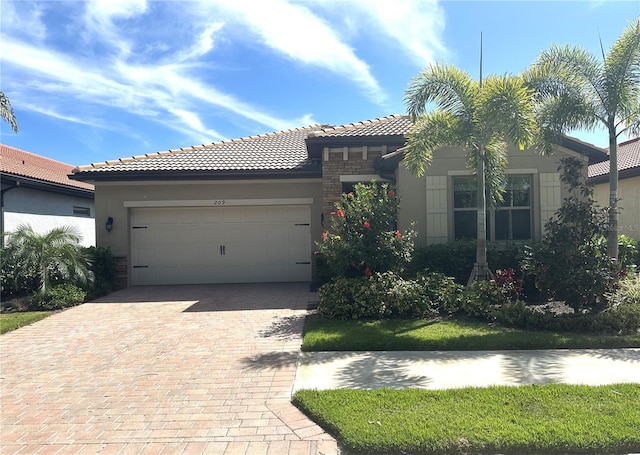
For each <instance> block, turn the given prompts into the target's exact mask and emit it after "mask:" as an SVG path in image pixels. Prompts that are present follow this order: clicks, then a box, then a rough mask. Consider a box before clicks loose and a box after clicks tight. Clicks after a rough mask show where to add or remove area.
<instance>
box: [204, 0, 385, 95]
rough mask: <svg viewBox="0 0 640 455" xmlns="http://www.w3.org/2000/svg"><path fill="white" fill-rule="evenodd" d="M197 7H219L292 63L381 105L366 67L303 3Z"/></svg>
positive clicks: (266, 0) (233, 0)
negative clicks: (351, 85) (325, 73)
mask: <svg viewBox="0 0 640 455" xmlns="http://www.w3.org/2000/svg"><path fill="white" fill-rule="evenodd" d="M201 5H203V7H204V8H205V9H206V8H207V7H209V6H210V5H215V6H217V7H218V8H222V9H223V10H224V11H225V12H226V13H227V14H231V16H230V17H232V18H234V19H236V20H237V21H240V22H242V23H243V24H245V25H247V26H249V30H250V32H251V33H252V34H253V35H255V36H257V37H258V38H259V39H260V40H262V42H263V43H264V44H265V45H267V46H268V47H270V48H271V49H273V50H275V51H277V52H279V53H281V54H283V55H285V56H287V57H288V58H290V59H292V60H294V61H297V62H301V63H304V64H306V65H313V66H318V67H321V68H325V69H327V70H329V71H331V72H333V73H335V74H338V75H340V76H342V77H344V78H346V79H350V80H352V81H354V82H355V83H356V84H358V85H359V86H360V89H361V90H362V91H363V92H365V93H366V94H367V96H368V97H369V98H370V99H371V100H372V101H373V102H375V103H378V104H384V102H385V100H386V95H385V93H384V90H383V89H382V87H381V86H380V84H379V83H378V81H377V80H376V78H375V77H374V76H373V74H372V73H371V70H370V68H369V65H368V64H367V63H366V62H365V61H363V60H362V59H360V58H359V57H358V56H357V55H356V53H355V51H354V50H353V49H352V48H351V47H349V46H348V45H347V44H346V43H344V42H343V41H342V40H341V38H340V36H339V35H338V34H337V33H336V31H335V30H333V29H332V27H331V25H330V24H328V23H326V22H325V21H323V20H322V19H321V18H320V17H318V16H317V15H315V14H314V13H313V12H312V11H311V10H310V9H308V8H306V7H305V6H306V5H305V4H292V3H288V2H287V1H285V0H261V1H247V0H244V1H243V0H214V1H209V0H204V1H203V3H201ZM309 6H313V5H312V4H310V5H309Z"/></svg>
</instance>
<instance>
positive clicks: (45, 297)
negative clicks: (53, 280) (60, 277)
mask: <svg viewBox="0 0 640 455" xmlns="http://www.w3.org/2000/svg"><path fill="white" fill-rule="evenodd" d="M85 296H86V293H85V291H83V290H82V289H80V288H79V287H78V286H76V285H74V284H60V285H56V286H53V287H52V288H51V289H50V290H49V291H48V292H47V293H46V294H34V295H33V297H32V298H31V301H30V306H31V308H32V309H34V310H47V311H50V310H61V309H63V308H68V307H71V306H75V305H78V304H80V303H82V302H84V298H85Z"/></svg>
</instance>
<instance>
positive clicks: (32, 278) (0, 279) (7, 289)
mask: <svg viewBox="0 0 640 455" xmlns="http://www.w3.org/2000/svg"><path fill="white" fill-rule="evenodd" d="M25 263H26V262H25V260H24V259H23V258H22V257H20V255H19V254H17V248H16V247H15V245H8V246H3V247H0V300H2V301H7V300H9V299H13V298H15V297H22V296H28V295H31V294H33V293H34V292H36V290H37V289H38V280H37V277H36V275H35V274H34V273H32V269H31V268H29V267H27V266H26V265H25Z"/></svg>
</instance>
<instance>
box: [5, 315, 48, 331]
mask: <svg viewBox="0 0 640 455" xmlns="http://www.w3.org/2000/svg"><path fill="white" fill-rule="evenodd" d="M51 314H52V312H51V311H25V312H20V313H1V314H0V334H2V333H7V332H11V331H12V330H15V329H18V328H20V327H22V326H25V325H28V324H32V323H34V322H36V321H39V320H40V319H44V318H46V317H47V316H49V315H51Z"/></svg>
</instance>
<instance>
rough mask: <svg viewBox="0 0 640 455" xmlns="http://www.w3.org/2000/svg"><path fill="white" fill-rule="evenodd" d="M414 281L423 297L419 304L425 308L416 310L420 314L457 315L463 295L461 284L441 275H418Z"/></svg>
mask: <svg viewBox="0 0 640 455" xmlns="http://www.w3.org/2000/svg"><path fill="white" fill-rule="evenodd" d="M416 281H417V282H418V283H420V285H421V287H422V292H423V293H424V295H425V297H426V298H424V299H423V300H421V301H420V302H419V304H422V305H426V306H427V307H426V308H421V307H420V308H418V311H419V312H420V313H421V314H428V313H434V312H437V313H438V314H440V315H441V316H450V315H453V314H456V313H459V312H460V310H461V303H462V299H463V295H464V287H463V286H462V285H461V284H458V283H456V281H455V280H454V279H453V278H452V277H450V276H446V275H444V274H442V273H425V274H419V275H418V276H417V277H416Z"/></svg>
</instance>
